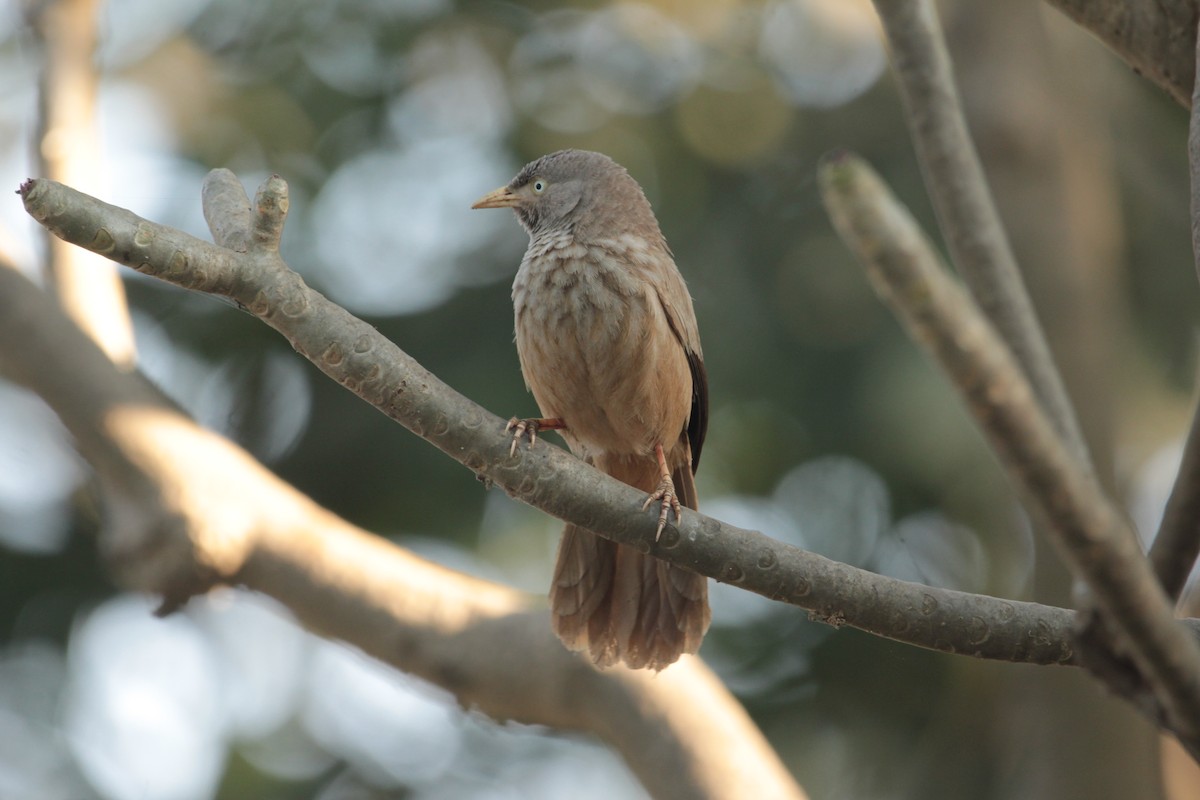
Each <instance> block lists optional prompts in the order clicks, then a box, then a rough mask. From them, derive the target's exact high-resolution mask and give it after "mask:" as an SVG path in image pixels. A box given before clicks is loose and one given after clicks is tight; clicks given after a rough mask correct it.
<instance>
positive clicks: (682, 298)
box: [651, 262, 708, 473]
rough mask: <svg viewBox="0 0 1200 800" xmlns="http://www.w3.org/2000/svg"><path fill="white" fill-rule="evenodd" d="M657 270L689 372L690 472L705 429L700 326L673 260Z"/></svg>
mask: <svg viewBox="0 0 1200 800" xmlns="http://www.w3.org/2000/svg"><path fill="white" fill-rule="evenodd" d="M657 272H658V273H660V274H655V275H654V276H653V277H652V278H651V281H652V283H653V284H654V288H655V291H656V293H657V294H658V301H659V303H660V304H662V308H663V311H664V313H665V314H666V316H667V323H668V324H669V325H670V326H671V331H672V333H674V334H675V338H676V339H677V340H678V341H679V344H680V345H681V346H682V347H683V351H684V353H685V354H686V355H687V360H688V367H689V368H690V369H691V372H692V413H691V415H690V416H689V417H688V425H687V437H688V444H690V445H691V449H692V472H693V473H695V471H696V468H697V467H698V466H700V449H701V447H702V446H703V444H704V437H705V435H706V434H707V433H708V372H707V371H706V370H705V369H704V354H703V352H702V351H701V350H700V329H699V327H698V326H697V324H696V312H695V310H694V309H693V308H692V296H691V295H690V294H688V290H687V284H685V283H684V282H683V276H682V275H680V274H679V270H678V269H677V268H676V267H675V264H674V263H673V262H672V263H670V265H669V267H668V268H667V269H662V270H658V271H657Z"/></svg>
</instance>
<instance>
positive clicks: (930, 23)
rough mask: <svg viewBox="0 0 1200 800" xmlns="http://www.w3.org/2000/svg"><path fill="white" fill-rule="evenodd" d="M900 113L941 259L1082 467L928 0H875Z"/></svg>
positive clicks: (1065, 402)
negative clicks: (941, 244)
mask: <svg viewBox="0 0 1200 800" xmlns="http://www.w3.org/2000/svg"><path fill="white" fill-rule="evenodd" d="M875 8H876V11H877V12H878V13H879V17H880V19H881V20H882V21H883V27H884V31H885V32H886V34H887V39H888V44H889V46H890V49H891V60H892V68H893V70H894V72H895V74H896V79H897V81H898V82H899V85H900V94H901V97H902V99H903V100H904V107H905V111H906V114H905V117H906V119H907V120H908V123H909V127H910V129H911V131H912V137H913V143H914V145H915V146H916V150H917V156H918V159H919V160H920V163H921V170H922V173H923V174H924V176H925V184H926V186H927V188H928V189H929V194H930V197H931V198H932V199H933V204H934V208H935V209H936V210H937V215H938V221H939V223H940V226H941V229H942V232H943V234H944V235H945V237H946V244H947V246H948V247H949V250H950V256H951V259H952V261H953V262H954V264H955V266H956V267H957V268H958V270H959V272H960V274H961V275H962V277H963V280H964V281H965V282H966V283H967V285H968V286H969V287H970V288H971V293H972V294H973V295H974V297H975V300H976V301H977V302H978V303H979V307H980V308H981V309H982V310H983V313H984V314H985V315H986V316H987V318H988V319H989V320H990V321H991V323H992V325H994V326H995V328H996V330H997V331H998V332H999V333H1000V336H1001V337H1002V338H1003V339H1004V341H1005V342H1007V343H1008V346H1009V347H1010V348H1011V349H1012V352H1013V355H1014V356H1015V357H1016V360H1017V363H1018V364H1019V365H1020V367H1021V369H1022V370H1023V371H1024V373H1025V375H1026V377H1027V379H1028V380H1029V383H1030V384H1031V385H1032V387H1033V391H1034V393H1035V394H1036V396H1037V398H1038V400H1039V401H1040V402H1041V404H1042V407H1043V408H1044V409H1045V411H1046V414H1047V415H1048V417H1049V419H1050V421H1051V423H1052V424H1053V426H1054V428H1055V430H1057V431H1058V434H1059V435H1060V436H1061V437H1062V438H1063V441H1065V442H1066V443H1067V447H1068V449H1069V450H1070V452H1071V455H1072V456H1073V457H1074V458H1075V459H1076V460H1077V461H1078V462H1079V463H1080V465H1082V466H1083V468H1084V469H1087V470H1091V469H1092V467H1091V459H1090V457H1089V455H1088V451H1087V445H1086V443H1085V442H1084V440H1083V434H1082V433H1080V430H1079V421H1078V420H1077V419H1076V417H1075V412H1074V410H1073V409H1072V407H1071V403H1070V400H1069V399H1068V398H1067V391H1066V388H1065V387H1064V386H1063V383H1062V376H1061V375H1060V374H1059V372H1058V370H1057V369H1056V368H1055V366H1054V360H1053V357H1052V356H1051V355H1050V348H1049V346H1048V345H1047V344H1046V337H1045V335H1044V334H1043V333H1042V328H1041V325H1040V323H1039V322H1038V320H1037V316H1036V315H1035V314H1034V311H1033V304H1032V302H1031V301H1030V299H1029V293H1028V292H1027V291H1026V289H1025V284H1024V281H1023V280H1022V279H1021V273H1020V270H1019V269H1018V268H1017V262H1016V259H1015V258H1014V257H1013V253H1012V248H1011V246H1010V245H1009V242H1008V237H1007V235H1006V234H1005V232H1004V227H1003V226H1002V225H1001V224H1000V216H999V214H998V213H997V211H996V206H995V203H994V201H993V200H992V195H991V192H990V191H989V189H988V183H987V178H986V177H985V176H984V173H983V166H982V165H981V164H980V162H979V155H978V153H977V152H976V151H975V145H974V144H973V143H972V141H971V137H970V134H969V133H968V132H967V123H966V119H965V118H964V116H963V112H962V103H961V101H960V99H959V96H958V89H957V87H956V86H955V83H954V76H953V73H952V69H951V64H950V55H949V52H948V51H947V49H946V43H945V39H944V37H943V35H942V30H941V25H940V24H939V22H938V18H937V12H936V10H935V9H934V6H933V1H932V0H904V1H903V2H895V0H875Z"/></svg>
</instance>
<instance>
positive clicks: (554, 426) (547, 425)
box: [504, 417, 567, 456]
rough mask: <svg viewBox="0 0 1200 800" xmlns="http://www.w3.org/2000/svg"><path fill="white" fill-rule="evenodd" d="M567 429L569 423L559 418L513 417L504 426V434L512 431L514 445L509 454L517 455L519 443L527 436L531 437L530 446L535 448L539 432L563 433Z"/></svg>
mask: <svg viewBox="0 0 1200 800" xmlns="http://www.w3.org/2000/svg"><path fill="white" fill-rule="evenodd" d="M566 429H567V423H566V422H564V421H563V420H561V419H559V418H558V417H553V418H549V419H547V418H545V417H531V418H529V419H520V418H518V417H513V418H512V419H510V420H509V421H508V424H507V425H505V426H504V432H505V433H507V432H509V431H512V444H511V445H509V448H508V454H509V455H510V456H512V455H516V452H517V443H518V442H520V441H521V439H523V438H524V437H525V436H526V435H528V436H529V446H530V447H533V443H534V442H536V441H537V435H538V431H562V430H566Z"/></svg>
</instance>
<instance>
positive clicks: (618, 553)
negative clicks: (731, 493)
mask: <svg viewBox="0 0 1200 800" xmlns="http://www.w3.org/2000/svg"><path fill="white" fill-rule="evenodd" d="M605 467H606V471H608V472H609V473H610V474H612V475H614V476H615V477H617V478H620V479H621V480H623V481H625V482H626V483H629V484H631V485H634V486H638V488H643V489H646V490H647V491H649V490H650V489H653V488H654V487H655V486H656V485H657V483H658V476H657V470H656V469H655V468H654V467H653V461H651V462H650V467H649V468H647V466H646V464H645V463H644V462H640V461H639V462H632V460H621V461H620V462H617V463H612V464H606V465H605ZM647 476H648V477H647ZM671 480H672V481H673V482H674V483H675V490H676V492H677V493H678V494H679V500H680V502H681V503H682V504H683V505H685V506H687V507H688V508H693V509H694V508H695V507H696V484H695V480H694V478H693V477H692V469H691V463H690V459H688V458H685V459H683V461H682V464H681V465H680V466H678V467H676V468H675V469H674V470H673V472H672V474H671ZM550 607H551V610H552V614H553V625H554V632H555V633H557V634H558V636H559V638H560V639H562V640H563V643H564V644H565V645H566V646H567V647H568V648H570V649H571V650H576V651H583V652H587V653H588V655H589V656H590V657H591V659H592V661H593V662H595V663H596V664H597V665H598V666H602V667H607V666H611V665H613V664H615V663H617V662H618V661H624V662H625V663H626V664H628V665H629V666H631V667H634V668H641V667H646V668H649V669H654V670H661V669H663V668H664V667H666V666H668V665H669V664H672V663H674V662H675V661H676V660H677V659H678V658H679V656H680V655H682V654H683V653H695V652H696V651H697V650H699V649H700V642H701V640H702V639H703V638H704V633H705V631H706V630H708V623H709V620H710V618H711V613H710V611H709V608H708V581H707V579H706V578H705V577H704V576H703V575H697V574H696V573H694V572H691V571H689V570H686V569H683V568H681V567H676V566H673V565H671V564H668V563H666V562H665V561H659V560H658V559H656V558H652V557H651V556H647V555H643V554H642V553H639V552H638V551H637V550H634V549H633V548H631V547H624V546H621V545H618V544H616V543H614V542H611V541H609V540H607V539H604V538H602V537H600V536H597V535H595V534H594V533H591V532H590V531H586V530H583V529H581V528H577V527H575V526H574V525H567V527H566V530H564V531H563V538H562V541H561V543H560V544H559V548H558V562H557V564H556V565H555V567H554V582H553V583H552V585H551V587H550Z"/></svg>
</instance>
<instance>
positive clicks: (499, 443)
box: [21, 170, 1073, 664]
mask: <svg viewBox="0 0 1200 800" xmlns="http://www.w3.org/2000/svg"><path fill="white" fill-rule="evenodd" d="M236 182H237V179H236V177H234V176H233V174H232V173H230V172H228V171H227V170H216V171H214V172H213V173H212V174H210V176H209V178H208V179H207V180H206V182H205V196H206V197H214V196H220V197H223V198H227V201H226V208H227V209H228V213H233V214H237V215H244V212H245V208H246V206H247V205H248V201H244V195H242V198H243V200H238V199H237V198H238V194H237V192H238V191H240V189H235V188H234V187H233V184H235V183H236ZM21 193H22V195H23V197H24V200H25V207H26V209H27V210H28V211H29V213H30V214H31V215H32V216H33V217H34V218H35V219H37V220H38V221H40V222H41V223H42V224H43V225H45V226H46V227H47V228H49V229H50V230H51V231H53V232H55V234H56V235H59V236H62V237H63V238H64V239H65V240H67V241H70V242H74V243H76V244H79V245H80V246H82V247H89V248H93V249H96V250H97V251H98V252H100V253H102V254H104V255H106V256H108V257H109V258H112V259H114V260H116V261H119V262H120V263H123V264H126V265H128V266H132V267H134V268H135V269H138V270H139V271H141V272H143V273H145V274H148V275H154V276H156V277H160V278H162V279H164V280H167V281H170V282H172V283H175V284H177V285H180V286H184V287H187V288H190V289H198V290H200V291H208V292H211V293H213V294H218V295H223V296H226V297H229V298H231V299H233V300H235V301H236V302H238V303H240V304H241V305H242V306H243V307H245V308H246V309H247V310H249V311H250V312H251V313H254V314H256V315H258V316H259V317H261V318H262V319H263V321H264V322H266V323H267V324H269V325H271V326H272V327H274V328H275V329H276V330H278V331H279V332H280V333H282V334H283V335H284V336H285V337H286V338H287V339H288V341H290V342H291V343H292V346H293V347H294V348H295V349H296V350H297V351H298V352H300V353H301V354H302V355H305V356H306V357H308V358H309V359H310V360H312V361H313V363H314V364H316V365H317V366H318V367H319V368H320V369H321V370H322V371H324V372H325V373H326V374H327V375H329V377H331V378H333V379H334V380H336V381H337V382H339V383H341V384H342V385H343V386H345V387H346V388H348V389H350V390H351V391H353V392H354V393H355V394H357V395H358V396H359V397H361V398H362V399H364V400H366V401H367V402H369V403H371V404H372V405H374V406H375V407H376V408H378V409H379V410H380V411H382V412H383V413H385V414H387V415H388V416H389V417H391V418H392V419H394V420H396V421H397V422H399V423H400V424H402V425H404V426H405V427H406V428H408V429H409V430H411V431H412V432H413V433H416V434H417V435H418V436H421V437H422V438H424V439H426V440H427V441H429V442H430V443H432V444H434V445H435V446H436V447H438V448H439V449H441V450H442V451H443V452H445V453H446V454H447V455H449V456H450V457H452V458H454V459H455V460H457V461H459V462H460V463H462V464H464V465H466V466H467V467H469V468H470V469H471V470H473V471H474V472H476V474H478V475H479V476H481V477H482V478H484V479H485V480H486V481H488V482H491V483H494V484H495V485H497V486H500V487H501V488H503V489H504V490H505V491H506V492H508V493H509V494H511V495H513V496H514V497H516V498H517V499H519V500H521V501H522V502H525V503H528V504H529V505H532V506H534V507H536V508H539V509H541V510H543V511H545V512H546V513H548V514H551V515H553V516H555V517H558V518H559V519H563V520H567V521H569V522H573V523H575V524H577V525H580V526H581V527H585V528H587V529H589V530H594V531H597V532H598V533H600V534H601V535H604V536H607V537H608V538H611V539H613V540H614V541H618V542H621V543H623V544H628V545H631V546H633V547H637V548H639V549H641V550H643V551H644V552H648V553H650V554H652V555H654V556H656V557H658V558H661V559H663V560H665V561H670V562H672V563H675V564H679V565H681V566H685V567H687V568H688V569H691V570H694V571H696V572H699V573H700V574H702V575H707V576H709V577H712V578H715V579H717V580H721V581H724V582H726V583H730V584H734V585H736V586H739V587H741V588H743V589H746V590H748V591H752V592H756V593H758V594H761V595H764V596H766V597H769V598H771V599H774V600H780V601H782V602H787V603H792V604H794V605H798V606H801V607H803V608H806V609H808V610H809V611H811V612H812V614H813V616H814V617H815V618H817V619H820V620H823V621H826V622H830V623H831V624H835V625H841V624H847V625H851V626H853V627H856V628H860V629H862V630H865V631H868V632H871V633H874V634H877V635H880V636H886V637H888V638H891V639H896V640H898V641H902V642H906V643H908V644H913V645H916V646H918V647H924V648H929V649H933V650H938V651H941V652H948V653H960V654H965V655H972V656H976V657H979V658H990V659H999V660H1004V661H1021V662H1026V663H1036V664H1067V663H1071V661H1072V658H1073V651H1072V648H1071V645H1070V641H1071V637H1070V627H1071V624H1072V619H1073V615H1072V614H1071V613H1070V612H1068V611H1065V610H1063V609H1058V608H1052V607H1049V606H1043V605H1039V604H1036V603H1023V602H1017V601H1010V600H1000V599H997V598H993V597H986V596H983V595H975V594H969V593H966V592H956V591H951V590H948V589H939V588H935V587H929V586H924V585H921V584H915V583H908V582H906V581H900V580H896V579H893V578H888V577H885V576H881V575H876V574H874V573H870V572H867V571H865V570H860V569H856V568H854V567H850V566H848V565H846V564H841V563H838V562H835V561H830V560H829V559H826V558H823V557H821V556H819V555H816V554H814V553H809V552H806V551H804V550H800V549H798V548H795V547H791V546H789V545H785V544H783V543H781V542H778V541H775V540H773V539H770V538H768V537H766V536H764V535H762V534H761V533H758V532H755V531H746V530H742V529H740V528H736V527H734V526H732V525H728V524H726V523H723V522H720V521H718V520H715V519H711V518H709V517H705V516H702V515H700V514H697V513H694V512H691V511H688V510H686V509H685V510H684V514H683V518H682V520H680V521H678V522H677V523H674V524H669V525H668V527H667V528H666V530H664V532H663V535H662V538H661V540H660V541H658V542H655V527H656V520H655V519H654V518H653V516H652V515H650V514H647V513H645V512H643V511H642V510H641V504H642V500H643V497H642V495H641V493H639V492H638V491H637V490H635V489H633V488H631V487H629V486H627V485H625V484H623V483H621V482H620V481H617V480H616V479H614V478H612V477H610V476H608V475H605V474H603V473H601V472H599V471H598V470H595V469H593V468H592V467H590V466H588V465H587V464H585V463H583V462H582V461H580V460H579V459H577V458H575V457H574V456H571V455H569V454H568V453H566V452H564V451H563V450H561V449H560V448H558V447H554V446H553V445H550V444H549V443H546V442H539V443H538V445H537V446H535V447H532V448H522V449H520V450H519V451H518V453H517V455H516V456H515V457H510V456H509V443H510V438H509V437H508V436H506V435H505V433H504V425H505V420H504V419H502V418H500V417H497V416H495V415H493V414H490V413H489V412H488V411H487V410H485V409H483V408H481V407H480V406H478V405H476V404H475V403H473V402H471V401H470V400H468V399H467V398H465V397H463V396H461V395H459V394H458V393H456V392H455V391H454V390H453V389H451V388H450V387H448V386H446V385H445V384H444V383H442V382H441V381H440V380H438V379H437V378H436V377H435V376H434V375H433V374H431V373H430V372H428V371H427V370H425V369H424V368H423V367H422V366H421V365H420V364H418V363H417V362H416V361H414V360H413V359H412V358H411V357H410V356H409V355H407V354H406V353H404V352H403V351H401V350H400V349H399V348H398V347H396V345H394V344H393V343H391V342H389V341H388V340H387V339H386V338H384V337H383V336H382V335H381V334H380V333H379V332H378V331H377V330H375V328H374V327H372V326H370V325H368V324H367V323H365V322H362V321H361V320H358V319H356V318H354V317H353V316H351V315H350V314H349V313H348V312H346V311H345V310H344V309H342V308H339V307H338V306H336V305H334V304H333V303H331V302H330V301H329V300H327V299H326V298H325V297H323V296H322V295H321V294H319V293H318V292H315V291H313V290H312V289H310V288H309V287H308V286H306V285H305V284H304V281H303V280H302V279H301V278H300V276H298V275H296V274H295V273H294V272H292V271H291V270H289V269H288V268H287V266H286V265H285V264H284V263H283V261H282V260H281V259H280V258H279V255H278V252H277V251H276V250H274V248H273V246H271V245H270V241H273V240H274V237H273V236H272V237H267V239H268V241H267V242H266V243H263V242H258V241H257V240H254V241H251V242H250V244H249V246H248V250H247V252H246V253H244V254H239V253H235V252H233V251H231V250H228V249H225V248H221V247H217V246H215V245H212V244H208V243H206V242H202V241H200V240H198V239H195V238H193V237H190V236H188V235H186V234H184V233H182V232H180V231H176V230H174V229H171V228H168V227H165V226H161V225H156V224H154V223H151V222H148V221H146V220H143V219H140V218H139V217H137V216H136V215H134V214H132V213H130V212H128V211H126V210H124V209H120V208H116V207H114V206H110V205H108V204H106V203H103V202H101V201H99V200H96V199H94V198H91V197H88V196H87V195H83V194H81V193H79V192H76V191H74V190H73V189H70V188H68V187H65V186H62V185H60V184H57V183H54V182H52V181H43V180H37V181H30V182H29V183H27V184H26V185H25V186H23V187H22V190H21ZM230 198H232V199H230ZM286 205H287V201H286V184H284V182H283V181H282V180H281V179H280V178H278V177H273V178H270V179H268V180H267V181H266V182H265V183H264V184H263V187H262V188H261V189H260V191H259V193H258V196H257V198H256V200H255V206H256V210H255V212H254V218H255V219H259V220H262V218H264V217H269V218H271V219H274V220H276V221H277V222H278V223H279V224H276V223H275V222H267V221H265V220H264V221H261V222H259V223H256V224H257V225H258V227H259V228H269V229H277V228H278V227H279V226H280V224H281V220H282V217H283V214H284V213H285V209H286ZM207 213H208V214H209V216H210V218H212V217H213V216H214V215H216V216H218V217H219V216H220V215H221V213H224V212H221V211H220V210H219V209H216V208H213V207H210V208H209V209H208V210H207ZM239 218H240V221H231V222H229V223H228V224H225V223H221V224H219V225H218V226H217V227H218V229H219V230H226V231H231V230H233V231H237V230H241V231H245V230H247V228H246V224H245V223H246V218H245V217H244V216H240V217H239ZM252 227H253V226H252ZM881 598H884V599H886V602H881Z"/></svg>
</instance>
